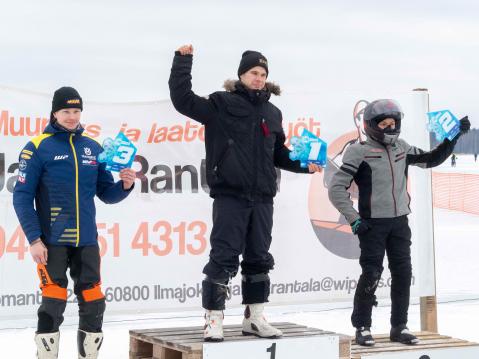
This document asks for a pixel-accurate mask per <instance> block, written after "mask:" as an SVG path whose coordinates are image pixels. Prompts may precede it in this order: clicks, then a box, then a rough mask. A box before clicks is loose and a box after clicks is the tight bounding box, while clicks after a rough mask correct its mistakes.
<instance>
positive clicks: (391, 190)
mask: <svg viewBox="0 0 479 359" xmlns="http://www.w3.org/2000/svg"><path fill="white" fill-rule="evenodd" d="M402 119H403V112H402V110H401V107H400V106H399V104H398V103H397V102H396V101H394V100H389V99H381V100H376V101H373V102H371V103H370V104H368V105H367V106H366V108H365V109H364V117H363V121H364V130H365V133H366V136H367V139H366V141H365V142H360V143H355V144H353V145H351V146H350V147H349V148H348V149H347V150H346V152H345V153H344V156H343V161H342V165H341V166H340V168H339V169H338V170H337V172H336V173H335V174H334V175H333V177H332V179H331V183H330V186H329V199H330V201H331V202H332V203H333V205H334V206H335V207H336V208H337V209H338V211H339V212H340V213H341V214H342V215H343V216H344V217H345V218H346V220H347V221H348V223H350V224H351V228H352V231H353V233H354V234H356V235H358V237H359V245H360V249H361V254H360V258H359V263H360V265H361V269H362V274H361V276H360V278H359V281H358V285H357V288H356V292H355V295H354V309H353V313H352V316H351V322H352V324H353V326H354V327H355V328H356V343H357V344H359V345H364V346H372V345H374V344H375V341H374V338H373V337H372V335H371V331H370V328H371V314H372V307H373V306H374V305H376V304H377V302H376V296H375V295H374V294H375V291H376V288H377V286H378V283H379V280H380V278H381V274H382V271H383V265H382V264H383V259H384V254H385V253H386V254H387V256H388V261H389V270H390V271H391V279H392V281H391V307H392V308H391V332H390V340H391V341H395V342H401V343H404V344H416V343H418V342H419V340H418V339H417V338H416V337H415V336H414V335H413V334H412V333H411V332H410V331H409V330H408V328H407V319H408V318H407V317H408V308H409V290H410V286H411V277H412V268H411V253H410V252H411V251H410V246H411V230H410V228H409V225H408V218H407V215H408V214H409V213H411V210H410V208H409V203H410V197H409V194H408V192H407V188H406V184H407V168H408V166H409V165H415V166H418V167H421V168H431V167H435V166H438V165H440V164H441V163H442V162H444V161H445V160H446V159H447V158H448V157H449V155H450V154H451V153H452V151H453V149H454V146H455V144H456V142H457V140H458V138H459V136H457V137H456V138H454V139H453V140H452V141H449V140H448V139H445V140H444V142H442V143H441V144H440V145H439V146H437V147H436V148H435V149H433V150H432V151H430V152H425V151H423V150H421V149H419V148H417V147H414V146H411V145H409V144H408V143H407V142H406V141H404V140H403V139H399V135H400V133H401V121H402ZM469 128H470V122H469V120H468V118H467V116H466V117H464V118H462V119H461V120H460V129H461V131H460V134H464V133H466V132H468V131H469ZM352 181H354V182H355V183H356V184H357V186H358V189H359V198H358V211H356V210H355V209H354V207H353V202H352V201H351V199H350V196H349V193H348V188H349V187H350V185H351V183H352Z"/></svg>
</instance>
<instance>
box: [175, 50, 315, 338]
mask: <svg viewBox="0 0 479 359" xmlns="http://www.w3.org/2000/svg"><path fill="white" fill-rule="evenodd" d="M192 62H193V47H192V46H191V45H185V46H182V47H180V48H179V49H178V50H177V51H176V53H175V57H174V60H173V66H172V69H171V75H170V79H169V86H170V96H171V100H172V102H173V105H174V106H175V108H176V109H177V110H178V111H179V112H180V113H182V114H183V115H185V116H188V117H190V118H192V119H194V120H196V121H199V122H200V123H202V124H204V125H205V146H206V180H207V183H208V186H209V188H210V196H211V197H212V198H213V199H214V201H213V228H212V232H211V237H210V243H211V252H210V259H209V262H208V263H207V264H206V266H205V267H204V269H203V273H204V274H205V275H206V277H205V279H204V280H203V283H202V304H203V308H204V309H205V310H206V313H205V319H206V323H205V330H204V340H205V341H222V340H223V338H224V336H223V318H224V316H223V310H224V309H225V300H226V297H227V295H228V290H229V289H228V284H229V281H230V279H231V278H233V277H234V276H235V275H236V273H237V271H238V266H239V264H240V263H239V256H240V255H242V257H243V258H242V259H243V260H242V262H241V274H242V276H243V278H242V282H241V287H242V295H243V304H245V305H246V308H245V317H244V319H243V334H244V335H256V336H259V337H265V338H277V337H280V336H281V335H282V332H281V331H280V330H279V329H276V328H274V327H273V326H271V325H270V324H269V323H268V322H267V321H266V319H265V318H264V316H263V309H264V303H266V302H268V297H269V293H270V279H269V275H268V273H269V271H270V270H271V269H273V265H274V260H273V256H272V255H271V254H270V253H269V248H270V245H271V231H272V226H273V198H274V196H275V195H276V190H277V182H276V181H277V177H276V176H277V172H276V171H277V168H281V169H284V170H287V171H292V172H297V173H312V172H316V171H320V170H321V168H320V167H318V166H316V165H310V166H309V168H302V167H301V166H300V163H299V161H292V160H290V158H289V153H290V151H289V150H288V148H286V146H285V145H284V142H285V134H284V131H283V127H282V115H281V111H280V110H279V109H278V108H277V107H276V106H274V105H273V104H272V103H271V102H269V98H270V96H271V94H274V95H279V94H280V89H279V87H278V86H277V85H275V84H273V83H270V82H266V79H267V77H268V74H269V68H268V60H267V59H266V57H265V56H264V55H263V54H261V53H260V52H257V51H250V50H248V51H245V52H244V53H243V55H242V57H241V61H240V65H239V67H238V78H239V81H232V80H229V81H226V82H225V85H224V87H225V89H226V91H222V92H214V93H212V94H211V95H210V96H209V97H208V98H203V97H200V96H197V95H196V94H195V93H194V92H193V91H192V90H191V67H192Z"/></svg>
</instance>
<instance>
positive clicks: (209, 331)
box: [203, 310, 225, 342]
mask: <svg viewBox="0 0 479 359" xmlns="http://www.w3.org/2000/svg"><path fill="white" fill-rule="evenodd" d="M224 317H225V316H224V314H223V311H222V310H207V311H206V313H205V328H204V331H203V337H204V340H205V342H222V341H223V340H224V337H223V319H224Z"/></svg>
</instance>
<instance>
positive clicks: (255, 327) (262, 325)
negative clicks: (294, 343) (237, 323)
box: [243, 303, 283, 338]
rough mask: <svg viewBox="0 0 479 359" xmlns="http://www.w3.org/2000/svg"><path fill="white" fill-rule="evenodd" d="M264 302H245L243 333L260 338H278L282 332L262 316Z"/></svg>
mask: <svg viewBox="0 0 479 359" xmlns="http://www.w3.org/2000/svg"><path fill="white" fill-rule="evenodd" d="M263 310H264V303H257V304H247V305H246V309H245V311H244V319H243V335H256V336H257V337H261V338H279V337H281V336H282V335H283V332H282V331H281V330H279V329H276V328H275V327H273V326H272V325H271V324H269V323H268V322H267V321H266V318H265V317H264V316H263Z"/></svg>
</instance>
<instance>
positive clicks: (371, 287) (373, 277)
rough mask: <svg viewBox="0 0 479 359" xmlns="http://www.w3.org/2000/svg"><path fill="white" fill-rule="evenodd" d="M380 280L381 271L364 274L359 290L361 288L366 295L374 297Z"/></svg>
mask: <svg viewBox="0 0 479 359" xmlns="http://www.w3.org/2000/svg"><path fill="white" fill-rule="evenodd" d="M380 279H381V272H379V271H372V272H363V274H361V278H360V280H359V284H358V288H359V287H361V290H362V291H364V293H366V294H370V295H374V293H375V292H376V288H377V287H378V285H379V280H380Z"/></svg>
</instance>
